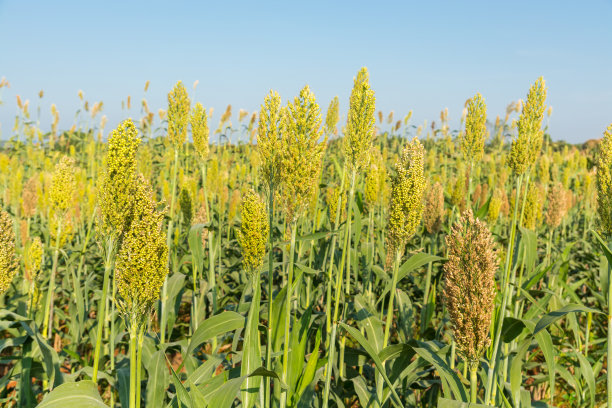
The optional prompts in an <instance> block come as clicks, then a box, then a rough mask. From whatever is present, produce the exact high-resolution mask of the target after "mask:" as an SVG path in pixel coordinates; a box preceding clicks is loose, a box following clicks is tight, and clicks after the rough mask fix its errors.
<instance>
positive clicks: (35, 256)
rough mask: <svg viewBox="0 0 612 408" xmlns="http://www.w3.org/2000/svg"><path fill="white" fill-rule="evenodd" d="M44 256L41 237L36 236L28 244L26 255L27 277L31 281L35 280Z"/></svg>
mask: <svg viewBox="0 0 612 408" xmlns="http://www.w3.org/2000/svg"><path fill="white" fill-rule="evenodd" d="M42 257H43V246H42V242H41V241H40V238H38V237H36V238H34V239H33V240H32V242H30V243H29V245H28V246H27V251H26V256H25V260H24V261H25V277H26V279H27V280H28V281H30V282H35V281H36V279H37V278H38V274H39V272H40V265H41V263H42Z"/></svg>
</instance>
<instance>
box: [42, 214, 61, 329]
mask: <svg viewBox="0 0 612 408" xmlns="http://www.w3.org/2000/svg"><path fill="white" fill-rule="evenodd" d="M61 233H62V221H61V220H59V221H58V223H57V235H56V238H55V249H54V251H53V266H52V268H51V277H50V278H49V290H48V291H47V305H46V306H45V320H44V323H43V336H46V338H47V339H50V338H51V333H52V332H53V299H54V297H55V274H56V273H57V260H58V257H59V246H60V241H61Z"/></svg>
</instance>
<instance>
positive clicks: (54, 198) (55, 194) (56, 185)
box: [49, 156, 76, 214]
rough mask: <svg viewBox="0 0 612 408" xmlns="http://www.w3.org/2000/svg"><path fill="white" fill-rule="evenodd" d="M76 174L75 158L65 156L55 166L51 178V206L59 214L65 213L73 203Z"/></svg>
mask: <svg viewBox="0 0 612 408" xmlns="http://www.w3.org/2000/svg"><path fill="white" fill-rule="evenodd" d="M74 174H75V168H74V159H72V158H71V157H68V156H63V157H62V158H61V159H60V161H59V163H58V164H57V165H56V166H55V172H54V173H53V178H52V179H51V191H50V192H49V198H50V200H51V206H52V208H53V210H54V211H56V212H57V213H59V214H63V213H65V212H66V211H67V210H68V208H70V206H71V205H72V199H73V197H74V192H75V190H76V181H75V177H74Z"/></svg>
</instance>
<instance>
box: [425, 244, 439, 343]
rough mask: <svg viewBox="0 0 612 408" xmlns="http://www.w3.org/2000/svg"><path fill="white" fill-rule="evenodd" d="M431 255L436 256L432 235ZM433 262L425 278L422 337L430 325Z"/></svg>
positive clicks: (428, 267)
mask: <svg viewBox="0 0 612 408" xmlns="http://www.w3.org/2000/svg"><path fill="white" fill-rule="evenodd" d="M431 254H432V255H435V254H436V245H435V235H434V234H432V235H431ZM432 269H433V266H432V262H430V263H429V265H427V275H426V277H425V293H424V294H423V309H422V312H421V337H423V335H424V334H425V330H426V329H427V324H428V323H429V319H428V318H429V291H430V290H431V272H432Z"/></svg>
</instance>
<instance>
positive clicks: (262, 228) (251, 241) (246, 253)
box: [238, 191, 269, 273]
mask: <svg viewBox="0 0 612 408" xmlns="http://www.w3.org/2000/svg"><path fill="white" fill-rule="evenodd" d="M240 214H241V218H242V224H241V226H240V230H239V231H238V242H239V243H240V246H241V248H242V257H243V261H242V263H243V265H244V269H245V270H246V271H247V272H249V273H252V272H255V271H256V270H257V269H258V268H259V267H260V266H261V265H262V263H263V258H264V255H265V253H266V242H267V239H268V232H269V226H268V219H267V215H266V206H265V204H264V202H263V201H262V200H261V198H260V197H259V195H257V194H256V193H255V192H253V191H249V192H247V194H246V196H245V197H244V199H243V200H242V204H241V206H240Z"/></svg>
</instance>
